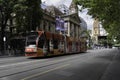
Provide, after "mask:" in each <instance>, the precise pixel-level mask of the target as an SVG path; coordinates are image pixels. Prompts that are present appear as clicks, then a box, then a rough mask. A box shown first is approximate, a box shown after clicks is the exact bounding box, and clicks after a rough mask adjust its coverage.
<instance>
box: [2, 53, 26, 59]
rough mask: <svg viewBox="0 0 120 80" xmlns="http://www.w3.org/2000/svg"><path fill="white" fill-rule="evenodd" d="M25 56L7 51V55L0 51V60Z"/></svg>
mask: <svg viewBox="0 0 120 80" xmlns="http://www.w3.org/2000/svg"><path fill="white" fill-rule="evenodd" d="M20 56H24V54H14V53H9V51H6V52H5V54H4V55H3V53H2V52H1V51H0V58H7V57H20Z"/></svg>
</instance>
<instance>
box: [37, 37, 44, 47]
mask: <svg viewBox="0 0 120 80" xmlns="http://www.w3.org/2000/svg"><path fill="white" fill-rule="evenodd" d="M44 43H45V37H44V35H41V37H40V38H39V41H38V48H43V45H44Z"/></svg>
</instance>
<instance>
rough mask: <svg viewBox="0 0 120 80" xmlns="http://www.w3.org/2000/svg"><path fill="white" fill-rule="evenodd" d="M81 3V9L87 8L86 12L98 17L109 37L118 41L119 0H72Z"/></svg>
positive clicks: (119, 33)
mask: <svg viewBox="0 0 120 80" xmlns="http://www.w3.org/2000/svg"><path fill="white" fill-rule="evenodd" d="M74 1H75V3H76V4H78V5H82V9H84V8H88V14H90V15H92V17H93V18H98V19H99V21H101V22H102V25H103V27H104V28H105V30H106V31H107V32H108V33H109V35H110V36H111V38H116V39H117V40H119V41H120V28H119V25H120V15H119V14H120V7H119V5H120V1H119V0H74Z"/></svg>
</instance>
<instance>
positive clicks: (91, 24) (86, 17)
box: [42, 0, 93, 30]
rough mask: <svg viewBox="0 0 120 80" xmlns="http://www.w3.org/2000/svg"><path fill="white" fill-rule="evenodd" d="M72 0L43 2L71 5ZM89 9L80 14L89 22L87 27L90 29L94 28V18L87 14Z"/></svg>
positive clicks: (43, 0) (47, 0)
mask: <svg viewBox="0 0 120 80" xmlns="http://www.w3.org/2000/svg"><path fill="white" fill-rule="evenodd" d="M71 1H72V0H42V2H45V4H47V5H55V6H56V5H59V4H63V3H64V4H65V5H66V6H67V7H68V6H69V5H70V3H71ZM87 12H88V11H87V9H84V10H82V12H80V13H79V16H80V17H82V18H83V19H84V20H85V21H86V23H87V28H88V29H89V30H92V27H93V19H92V18H91V16H90V15H87Z"/></svg>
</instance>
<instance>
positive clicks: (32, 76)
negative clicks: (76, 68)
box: [21, 64, 70, 80]
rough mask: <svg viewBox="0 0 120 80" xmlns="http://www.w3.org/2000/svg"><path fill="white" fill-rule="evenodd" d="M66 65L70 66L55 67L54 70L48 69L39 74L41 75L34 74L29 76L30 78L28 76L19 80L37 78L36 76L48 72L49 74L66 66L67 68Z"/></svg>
mask: <svg viewBox="0 0 120 80" xmlns="http://www.w3.org/2000/svg"><path fill="white" fill-rule="evenodd" d="M68 65H70V64H66V65H62V66H59V67H56V68H54V69H49V70H47V71H44V72H41V73H38V74H35V75H31V76H28V77H25V78H23V79H21V80H28V79H31V78H34V77H37V76H40V75H43V74H46V73H49V72H51V71H55V70H57V69H61V68H63V67H66V66H68Z"/></svg>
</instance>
